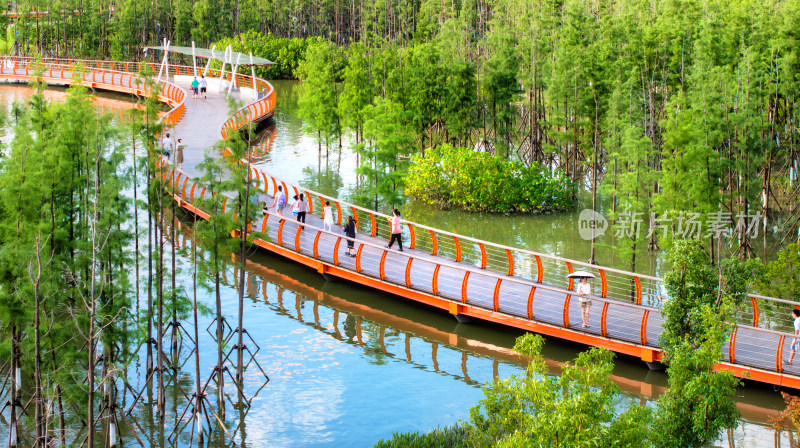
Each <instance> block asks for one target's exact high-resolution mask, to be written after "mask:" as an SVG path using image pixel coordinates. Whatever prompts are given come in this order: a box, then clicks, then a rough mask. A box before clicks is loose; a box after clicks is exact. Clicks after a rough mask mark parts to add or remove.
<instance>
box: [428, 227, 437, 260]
mask: <svg viewBox="0 0 800 448" xmlns="http://www.w3.org/2000/svg"><path fill="white" fill-rule="evenodd" d="M428 232H430V234H431V255H436V254H437V253H439V243H438V242H437V241H436V232H434V231H433V230H430V229H428Z"/></svg>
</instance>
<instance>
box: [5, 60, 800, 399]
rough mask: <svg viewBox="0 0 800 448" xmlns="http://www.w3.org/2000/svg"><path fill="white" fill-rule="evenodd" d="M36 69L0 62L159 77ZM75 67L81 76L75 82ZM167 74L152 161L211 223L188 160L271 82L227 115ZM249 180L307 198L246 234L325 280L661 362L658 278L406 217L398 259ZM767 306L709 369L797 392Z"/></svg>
mask: <svg viewBox="0 0 800 448" xmlns="http://www.w3.org/2000/svg"><path fill="white" fill-rule="evenodd" d="M34 65H35V63H34V61H32V60H31V59H26V58H11V57H5V58H0V79H6V80H16V81H22V82H32V81H35V80H36V79H37V77H38V78H39V79H41V80H42V81H43V82H46V83H49V84H71V83H72V82H76V81H77V82H80V83H82V84H83V85H86V86H88V87H92V88H98V89H105V90H111V91H116V92H122V93H127V94H131V95H136V96H142V95H144V94H147V93H148V92H147V91H146V88H145V85H144V83H143V82H142V81H141V80H139V79H138V75H137V73H138V72H139V69H140V67H141V66H142V65H150V66H152V68H153V69H154V70H153V72H157V71H158V70H157V68H158V67H157V66H156V65H155V64H144V63H134V62H110V61H91V60H82V61H71V60H58V59H46V60H44V61H42V65H41V68H40V75H37V74H36V71H35V70H34ZM78 65H82V66H83V67H85V71H84V72H83V73H82V74H81V75H80V77H78V78H75V79H73V73H75V72H76V69H77V66H78ZM169 70H170V72H169V73H168V76H169V77H171V79H172V80H171V81H165V82H161V83H159V84H158V87H157V89H158V96H159V99H160V100H161V101H162V102H164V103H165V104H168V105H169V106H170V107H171V109H170V110H169V111H168V112H167V113H166V114H165V115H164V116H162V118H161V120H162V121H163V122H164V123H165V124H166V125H167V126H168V127H169V126H171V127H173V129H174V132H175V134H176V135H177V136H181V137H182V138H184V139H185V140H186V149H185V151H184V156H185V159H186V160H185V162H184V168H183V169H178V168H176V167H174V166H170V165H169V161H167V160H160V161H159V162H157V164H158V165H159V166H160V167H161V172H162V173H163V174H162V177H163V179H164V181H165V182H167V183H168V184H169V185H170V187H169V188H170V190H172V189H173V188H174V190H172V191H174V199H175V200H176V201H177V203H178V204H179V205H180V206H181V207H182V208H184V209H186V210H189V211H190V212H193V213H195V214H197V215H198V216H200V217H202V218H205V219H207V218H208V217H209V213H208V212H207V211H204V210H203V209H202V205H201V200H202V199H203V198H206V197H209V195H210V194H211V192H210V191H207V190H206V189H205V188H203V187H201V186H199V184H198V182H197V180H196V179H197V177H198V174H199V173H198V172H197V170H196V165H197V164H198V163H199V162H201V161H202V159H203V157H204V155H205V150H206V148H208V147H210V146H211V145H212V144H213V143H214V142H216V141H218V140H219V139H220V137H222V138H224V137H226V136H227V135H229V134H230V133H232V132H237V131H239V130H240V129H241V128H243V127H244V126H246V125H247V124H248V123H251V122H260V121H263V120H265V119H267V118H268V117H270V116H272V114H273V113H274V110H275V106H276V104H275V91H274V89H273V88H272V86H271V85H270V84H269V83H268V82H267V81H264V80H261V79H258V78H252V77H250V76H244V75H237V76H236V83H237V84H238V85H239V86H241V87H243V89H242V92H241V93H240V94H239V95H240V97H247V96H249V97H250V98H249V100H248V101H247V104H246V105H245V106H244V107H242V108H240V109H239V110H237V111H236V112H235V113H233V114H232V115H228V112H227V106H226V104H227V103H226V100H225V98H224V96H223V95H221V94H219V93H216V92H213V91H212V90H213V89H211V88H209V97H208V99H207V100H205V99H202V100H191V101H188V102H187V98H188V90H187V87H188V80H189V79H190V78H191V76H192V74H193V69H192V67H185V66H176V65H171V66H170V67H169ZM208 74H209V75H210V76H209V79H210V80H211V81H214V82H215V83H216V81H215V80H216V78H217V77H219V82H222V83H225V82H231V81H232V78H231V76H230V74H227V75H226V74H225V73H220V72H219V71H217V70H211V71H210V72H209V73H208ZM226 76H227V77H226ZM210 87H211V85H210ZM220 90H221V89H220ZM245 91H246V92H245ZM243 162H244V161H243ZM250 176H251V178H253V179H256V180H257V183H258V184H259V189H260V190H262V191H263V193H265V194H267V195H269V196H270V197H271V196H272V194H274V192H275V191H276V190H277V187H278V185H280V186H282V187H283V189H284V191H286V192H287V195H288V194H289V193H290V192H294V193H295V194H299V193H305V194H306V195H307V196H308V197H309V204H310V207H311V211H310V213H309V215H308V217H307V223H306V224H299V223H297V222H295V221H292V220H291V219H287V218H288V217H280V216H277V215H276V214H274V213H269V214H267V215H265V216H264V217H263V219H261V220H258V221H257V222H254V224H253V231H257V232H263V233H264V234H266V235H268V236H269V241H267V240H264V239H260V238H253V239H252V240H251V242H252V244H255V245H257V246H259V247H261V248H264V249H266V250H268V251H270V252H273V253H276V254H278V255H281V256H284V257H286V258H288V259H291V260H294V261H296V262H298V263H301V264H304V265H306V266H309V267H312V268H314V269H316V270H317V271H318V272H319V273H321V274H323V275H325V276H332V277H338V278H342V279H346V280H350V281H353V282H356V283H359V284H362V285H365V286H368V287H371V288H374V289H379V290H382V291H385V292H388V293H391V294H395V295H398V296H401V297H404V298H408V299H412V300H415V301H418V302H421V303H425V304H428V305H430V306H434V307H437V308H440V309H444V310H447V311H449V312H450V313H451V314H453V315H455V316H456V317H459V318H463V317H473V318H478V319H482V320H486V321H490V322H495V323H499V324H502V325H507V326H512V327H517V328H521V329H525V330H529V331H534V332H537V333H542V334H545V335H549V336H553V337H558V338H562V339H567V340H571V341H575V342H580V343H583V344H587V345H592V346H600V347H605V348H608V349H610V350H613V351H616V352H619V353H623V354H626V355H630V356H636V357H639V358H641V359H642V360H644V361H647V362H656V361H660V360H661V359H662V352H661V349H660V346H659V341H658V334H659V332H660V328H661V322H662V321H663V319H662V317H661V314H660V311H659V308H660V304H661V300H660V297H661V296H663V295H665V294H666V293H665V291H664V288H663V282H662V280H661V279H660V278H658V277H653V276H646V275H640V274H636V273H632V272H627V271H623V270H618V269H613V268H608V267H602V266H596V265H590V264H587V263H583V262H579V261H575V260H569V259H565V258H561V257H555V256H551V255H548V254H543V253H538V252H534V251H528V250H523V249H518V248H514V247H510V246H504V245H499V244H495V243H491V242H488V241H483V240H479V239H475V238H470V237H466V236H462V235H458V234H454V233H451V232H447V231H444V230H441V229H436V228H433V227H429V226H425V225H422V224H418V223H414V222H405V229H404V234H405V235H404V239H405V240H406V241H407V242H408V243H409V247H408V249H407V250H406V251H404V252H396V251H392V250H389V249H386V248H385V247H384V246H385V243H386V240H387V239H388V234H389V224H388V216H386V215H384V214H381V213H378V212H375V211H372V210H369V209H366V208H363V207H359V206H357V205H354V204H349V203H347V202H344V201H341V200H339V199H337V198H333V197H330V196H327V195H324V194H321V193H318V192H316V191H312V190H309V189H306V188H303V187H302V186H299V185H296V184H293V183H291V182H289V181H287V180H285V179H281V178H279V177H277V176H274V175H273V174H271V173H267V172H265V171H264V170H261V169H259V168H256V167H252V168H251V173H250ZM315 200H316V201H317V204H316V205H315ZM324 201H330V203H331V204H332V206H333V208H334V210H335V212H334V219H335V222H336V223H337V224H341V223H342V219H343V217H344V216H345V214H350V215H352V216H353V217H354V218H356V220H357V221H358V230H359V232H360V235H359V236H358V237H357V238H356V239H355V245H356V257H354V258H351V257H345V256H344V255H343V252H344V250H345V246H346V240H347V239H348V238H346V237H344V236H342V235H341V234H340V233H339V232H328V231H325V230H323V225H322V218H321V217H320V216H318V214H316V213H315V207H316V210H317V211H318V212H319V211H321V208H322V205H323V203H324ZM223 207H224V206H223ZM576 267H580V268H581V269H583V270H588V271H590V272H594V273H595V274H596V275H597V277H598V279H599V280H600V292H599V294H597V295H594V296H593V297H592V300H593V301H594V302H595V306H594V307H593V308H594V312H593V313H592V318H591V320H590V327H589V328H580V326H579V325H577V326H576V325H575V323H576V322H579V321H580V309H579V305H578V303H577V300H575V299H574V297H573V294H574V293H573V292H572V290H573V289H574V284H573V281H572V280H567V279H566V274H568V273H570V272H573V271H574V270H575V268H576ZM765 306H767V307H770V308H772V309H774V308H775V307H789V306H800V302H790V301H785V300H780V299H776V298H770V297H764V296H758V295H751V296H750V308H749V311H748V313H747V314H746V315H744V316H740V323H739V325H738V326H736V327H735V328H734V329H733V331H732V333H731V335H730V337H729V339H728V341H727V342H726V345H725V347H724V348H723V362H722V363H720V364H719V365H718V366H717V367H718V369H720V370H729V371H732V372H733V373H734V374H735V375H737V376H740V377H743V378H749V379H752V380H756V381H760V382H766V383H770V384H777V385H784V386H788V387H793V388H796V389H800V366H784V365H783V363H782V359H783V357H784V354H785V353H788V350H789V346H790V345H791V341H792V334H790V333H787V332H781V331H775V330H772V329H770V328H763V327H764V326H768V325H769V323H768V322H764V320H763V319H761V318H760V310H761V309H762V308H763V307H765Z"/></svg>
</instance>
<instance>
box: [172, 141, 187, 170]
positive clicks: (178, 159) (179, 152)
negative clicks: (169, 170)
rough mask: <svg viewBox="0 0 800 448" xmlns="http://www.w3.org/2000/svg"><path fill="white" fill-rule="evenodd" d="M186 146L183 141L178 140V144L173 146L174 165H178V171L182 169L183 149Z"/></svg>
mask: <svg viewBox="0 0 800 448" xmlns="http://www.w3.org/2000/svg"><path fill="white" fill-rule="evenodd" d="M185 146H186V145H184V144H183V139H181V138H179V139H178V144H177V145H175V163H177V164H178V169H183V148H184V147H185Z"/></svg>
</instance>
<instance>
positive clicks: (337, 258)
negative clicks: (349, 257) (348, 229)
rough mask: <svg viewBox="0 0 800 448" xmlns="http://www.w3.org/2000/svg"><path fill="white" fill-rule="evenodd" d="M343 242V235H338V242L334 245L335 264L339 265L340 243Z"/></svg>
mask: <svg viewBox="0 0 800 448" xmlns="http://www.w3.org/2000/svg"><path fill="white" fill-rule="evenodd" d="M341 242H342V237H340V236H339V237H336V244H334V245H333V265H334V266H339V244H340V243H341Z"/></svg>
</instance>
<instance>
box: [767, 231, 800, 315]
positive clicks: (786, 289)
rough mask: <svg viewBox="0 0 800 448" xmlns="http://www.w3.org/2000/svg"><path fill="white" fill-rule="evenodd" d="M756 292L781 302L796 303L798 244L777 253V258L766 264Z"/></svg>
mask: <svg viewBox="0 0 800 448" xmlns="http://www.w3.org/2000/svg"><path fill="white" fill-rule="evenodd" d="M758 290H759V291H760V292H761V293H763V294H766V295H770V296H772V297H778V298H779V299H783V300H791V301H796V300H797V298H798V297H800V243H792V244H789V245H788V246H786V247H784V248H783V249H781V250H780V251H778V255H777V258H776V259H775V260H773V261H770V262H769V263H768V264H767V266H766V271H765V272H764V275H763V277H762V278H761V279H760V281H759V282H758Z"/></svg>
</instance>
